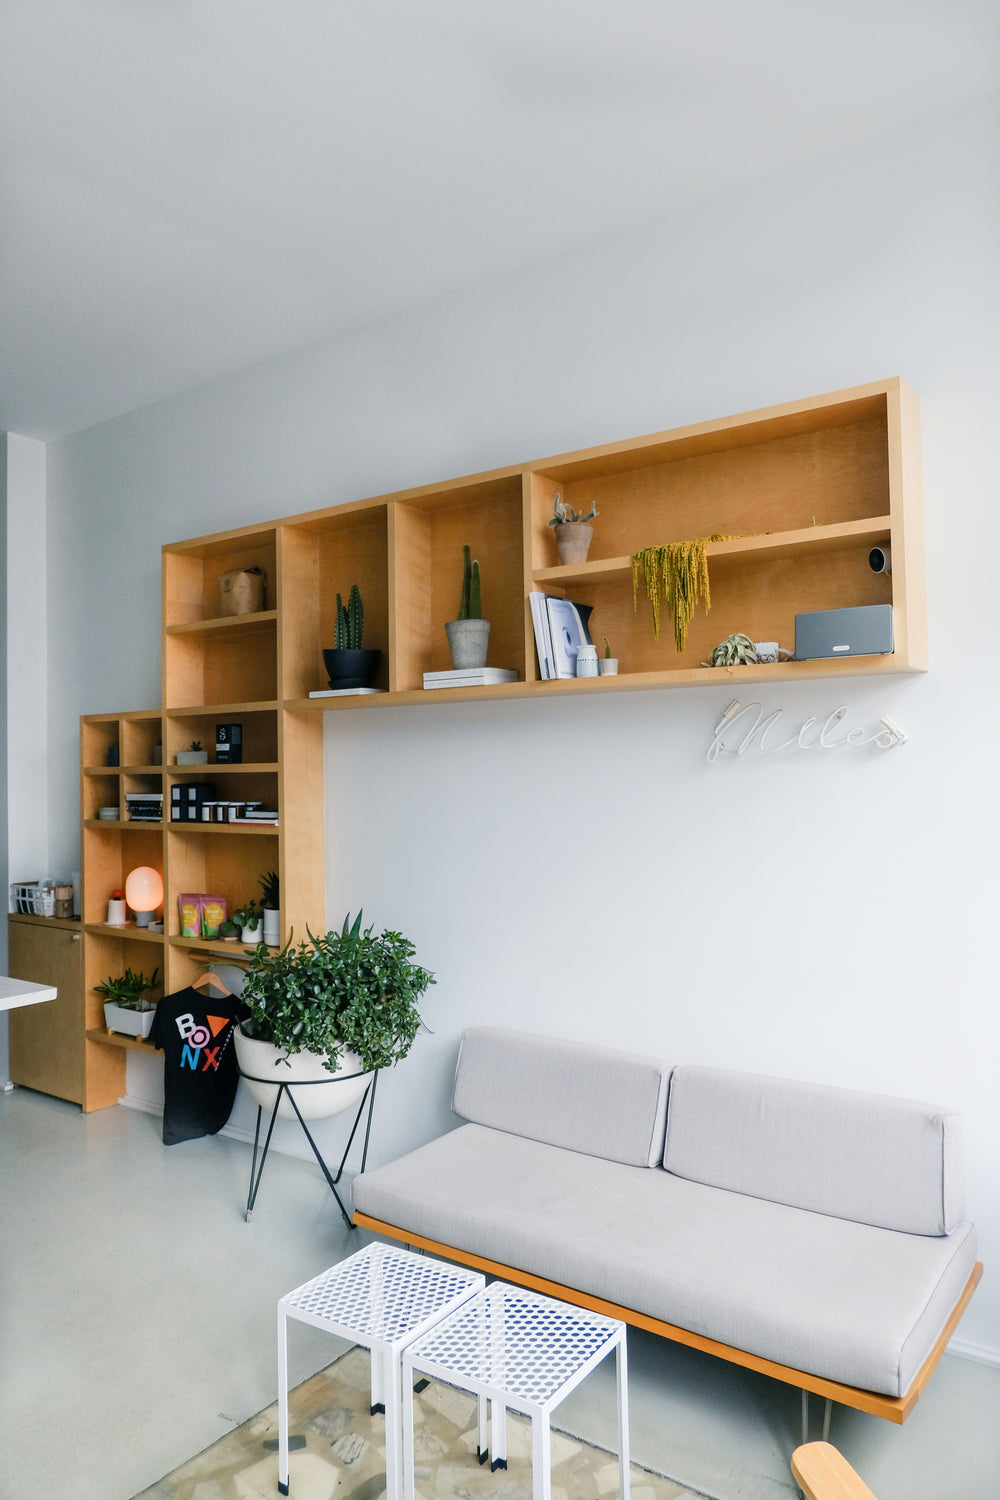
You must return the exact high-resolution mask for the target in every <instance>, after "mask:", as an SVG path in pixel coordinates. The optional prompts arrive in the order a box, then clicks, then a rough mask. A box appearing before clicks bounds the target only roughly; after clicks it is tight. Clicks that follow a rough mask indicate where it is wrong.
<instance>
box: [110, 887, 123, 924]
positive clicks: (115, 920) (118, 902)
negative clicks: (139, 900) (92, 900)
mask: <svg viewBox="0 0 1000 1500" xmlns="http://www.w3.org/2000/svg"><path fill="white" fill-rule="evenodd" d="M127 923H128V907H127V905H126V904H125V892H124V891H123V890H120V889H118V888H117V887H116V888H115V890H113V891H112V892H111V896H110V898H109V900H108V926H109V927H125V926H126V925H127Z"/></svg>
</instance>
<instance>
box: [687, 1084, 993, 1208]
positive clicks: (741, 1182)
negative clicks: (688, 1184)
mask: <svg viewBox="0 0 1000 1500" xmlns="http://www.w3.org/2000/svg"><path fill="white" fill-rule="evenodd" d="M663 1164H664V1166H665V1167H666V1168H667V1170H668V1171H669V1172H672V1173H673V1174H675V1175H676V1176H678V1177H687V1178H689V1179H691V1180H692V1181H694V1182H702V1183H706V1184H707V1185H709V1186H710V1187H720V1188H727V1189H729V1190H731V1191H733V1192H737V1193H747V1194H750V1195H752V1196H753V1197H755V1198H769V1199H771V1200H772V1201H773V1202H775V1203H786V1204H789V1205H791V1206H792V1207H794V1208H806V1209H811V1210H814V1211H816V1212H817V1213H824V1214H832V1215H834V1216H835V1217H837V1218H839V1219H855V1220H857V1221H858V1222H859V1223H862V1224H874V1225H878V1226H879V1227H881V1228H883V1229H901V1230H904V1231H906V1232H907V1233H909V1234H922V1235H923V1234H942V1235H943V1234H948V1233H949V1232H950V1231H951V1230H952V1229H954V1228H955V1227H956V1226H957V1225H958V1224H960V1223H961V1222H962V1220H963V1218H964V1214H965V1207H964V1190H963V1167H962V1145H961V1119H960V1116H958V1115H957V1114H953V1113H952V1112H950V1111H948V1110H944V1109H940V1108H938V1107H937V1106H936V1105H932V1104H918V1103H914V1102H912V1101H911V1100H907V1099H892V1098H887V1097H885V1096H883V1095H881V1094H865V1093H857V1092H854V1091H853V1090H851V1089H840V1088H831V1087H829V1086H827V1085H821V1084H812V1083H798V1082H794V1081H792V1080H789V1079H784V1078H766V1077H760V1076H759V1075H757V1074H754V1073H733V1072H727V1071H725V1070H723V1069H721V1068H699V1067H680V1068H676V1069H675V1070H674V1076H673V1079H672V1080H671V1085H670V1108H669V1111H668V1117H667V1137H666V1150H665V1153H664V1157H663Z"/></svg>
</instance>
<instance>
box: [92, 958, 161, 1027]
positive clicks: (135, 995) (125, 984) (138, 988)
mask: <svg viewBox="0 0 1000 1500" xmlns="http://www.w3.org/2000/svg"><path fill="white" fill-rule="evenodd" d="M159 977H160V971H159V969H154V970H153V972H152V974H151V976H150V977H149V978H148V979H147V978H146V976H145V974H143V973H141V972H137V971H135V970H133V969H126V970H125V972H124V973H123V974H122V975H121V976H120V977H118V978H115V977H112V978H110V979H103V980H102V981H101V983H100V984H95V985H94V990H95V991H96V993H97V994H98V995H103V996H104V1024H105V1026H106V1027H107V1028H108V1030H109V1031H120V1032H121V1033H122V1034H123V1035H125V1036H141V1037H147V1036H149V1033H150V1030H151V1028H152V1025H153V1016H154V1015H155V1013H156V1001H155V1000H150V999H148V998H146V997H147V995H148V992H149V991H150V990H154V989H155V988H156V985H157V983H158V981H159Z"/></svg>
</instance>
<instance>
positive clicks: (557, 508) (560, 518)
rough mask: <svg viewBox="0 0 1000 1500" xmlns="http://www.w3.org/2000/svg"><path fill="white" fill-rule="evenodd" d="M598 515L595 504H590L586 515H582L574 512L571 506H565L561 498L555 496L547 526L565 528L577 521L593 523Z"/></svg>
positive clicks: (579, 512) (577, 511)
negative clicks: (550, 518)
mask: <svg viewBox="0 0 1000 1500" xmlns="http://www.w3.org/2000/svg"><path fill="white" fill-rule="evenodd" d="M600 514H601V513H600V511H599V510H598V509H597V505H596V503H592V504H591V507H590V509H589V510H588V512H587V514H586V515H584V514H583V512H582V511H579V510H574V509H573V507H572V505H566V504H565V503H564V501H563V499H562V496H561V495H557V496H556V499H555V505H554V507H553V515H552V520H551V521H550V522H549V525H550V526H567V525H574V524H575V523H576V522H577V521H593V520H596V518H597V517H598V516H599V515H600Z"/></svg>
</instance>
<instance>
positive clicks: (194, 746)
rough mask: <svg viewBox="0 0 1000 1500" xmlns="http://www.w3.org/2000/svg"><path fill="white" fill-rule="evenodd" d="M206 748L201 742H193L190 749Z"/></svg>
mask: <svg viewBox="0 0 1000 1500" xmlns="http://www.w3.org/2000/svg"><path fill="white" fill-rule="evenodd" d="M204 748H205V747H204V745H203V744H202V743H201V740H192V741H191V745H190V749H192V750H204Z"/></svg>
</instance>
